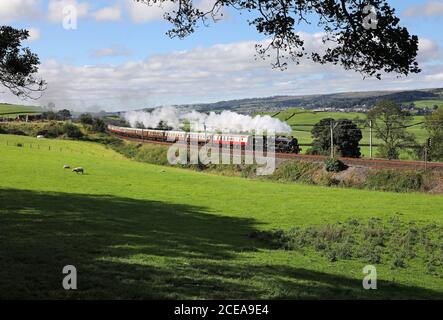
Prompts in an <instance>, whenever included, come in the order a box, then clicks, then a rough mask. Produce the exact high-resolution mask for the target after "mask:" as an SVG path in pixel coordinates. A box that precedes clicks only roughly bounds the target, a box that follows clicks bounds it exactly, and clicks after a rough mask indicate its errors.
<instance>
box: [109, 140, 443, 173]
mask: <svg viewBox="0 0 443 320" xmlns="http://www.w3.org/2000/svg"><path fill="white" fill-rule="evenodd" d="M112 135H113V136H115V137H118V138H121V139H125V140H129V141H134V142H141V143H150V144H159V145H172V144H173V143H172V142H165V141H155V140H146V139H140V138H134V137H127V136H121V135H117V134H112ZM242 153H244V151H243V152H242ZM275 155H276V158H277V162H278V163H281V162H283V161H285V160H299V161H308V162H318V163H319V162H323V161H324V160H326V159H327V158H328V157H327V156H314V155H306V154H287V153H276V154H275ZM338 159H339V160H341V161H343V163H345V164H346V165H348V166H354V167H366V168H372V169H395V170H424V169H427V170H433V171H443V163H441V162H427V163H425V162H424V161H401V160H385V159H372V160H371V159H365V158H342V157H338Z"/></svg>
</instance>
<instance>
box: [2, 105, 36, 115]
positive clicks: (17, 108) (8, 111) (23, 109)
mask: <svg viewBox="0 0 443 320" xmlns="http://www.w3.org/2000/svg"><path fill="white" fill-rule="evenodd" d="M41 111H42V110H41V108H39V107H34V106H22V105H15V104H2V103H0V118H1V117H5V118H15V117H16V116H17V115H22V114H36V113H40V112H41Z"/></svg>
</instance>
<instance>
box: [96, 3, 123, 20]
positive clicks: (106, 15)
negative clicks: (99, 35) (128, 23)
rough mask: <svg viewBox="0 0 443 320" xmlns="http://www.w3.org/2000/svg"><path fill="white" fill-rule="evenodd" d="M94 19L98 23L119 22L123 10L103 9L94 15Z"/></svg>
mask: <svg viewBox="0 0 443 320" xmlns="http://www.w3.org/2000/svg"><path fill="white" fill-rule="evenodd" d="M94 17H95V20H97V21H119V20H120V19H121V10H120V7H119V6H115V7H106V8H102V9H100V10H97V11H96V12H95V13H94Z"/></svg>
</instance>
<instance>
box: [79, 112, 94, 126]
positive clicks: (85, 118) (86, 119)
mask: <svg viewBox="0 0 443 320" xmlns="http://www.w3.org/2000/svg"><path fill="white" fill-rule="evenodd" d="M79 120H80V123H81V124H85V125H92V124H93V123H94V119H93V118H92V116H91V114H90V113H82V114H81V115H80V118H79Z"/></svg>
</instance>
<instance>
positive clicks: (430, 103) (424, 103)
mask: <svg viewBox="0 0 443 320" xmlns="http://www.w3.org/2000/svg"><path fill="white" fill-rule="evenodd" d="M412 102H413V103H414V105H415V106H416V107H417V108H425V107H427V108H432V107H434V106H438V107H443V100H416V101H412Z"/></svg>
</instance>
